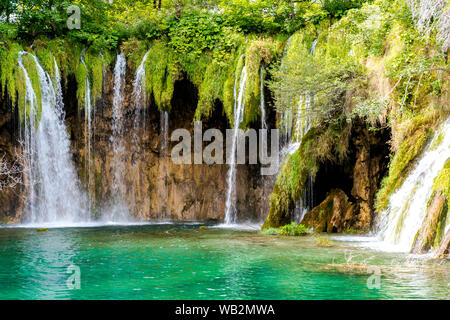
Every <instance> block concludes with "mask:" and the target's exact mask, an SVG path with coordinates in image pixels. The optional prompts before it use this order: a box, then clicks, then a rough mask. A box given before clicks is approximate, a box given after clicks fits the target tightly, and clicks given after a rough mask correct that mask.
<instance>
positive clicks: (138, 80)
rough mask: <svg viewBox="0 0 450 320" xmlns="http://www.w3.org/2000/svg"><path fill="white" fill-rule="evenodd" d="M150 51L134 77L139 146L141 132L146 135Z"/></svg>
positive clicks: (137, 140)
mask: <svg viewBox="0 0 450 320" xmlns="http://www.w3.org/2000/svg"><path fill="white" fill-rule="evenodd" d="M149 53H150V51H147V53H146V54H145V55H144V57H143V58H142V61H141V63H140V65H139V67H138V68H137V70H136V74H135V76H134V81H133V93H132V98H133V104H134V110H135V116H134V139H135V142H136V143H137V144H139V140H140V139H139V136H140V135H139V132H140V130H141V129H142V131H143V132H144V133H145V117H146V114H145V107H146V104H147V101H146V100H147V99H146V95H145V92H144V90H145V81H146V78H145V77H146V70H145V63H146V61H147V58H148V54H149ZM141 111H142V113H143V117H141Z"/></svg>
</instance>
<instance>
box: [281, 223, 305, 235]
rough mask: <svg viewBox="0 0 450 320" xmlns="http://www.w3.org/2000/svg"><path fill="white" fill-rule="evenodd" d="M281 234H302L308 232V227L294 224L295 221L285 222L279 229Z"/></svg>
mask: <svg viewBox="0 0 450 320" xmlns="http://www.w3.org/2000/svg"><path fill="white" fill-rule="evenodd" d="M279 230H280V231H279V234H280V235H282V236H304V235H306V234H308V233H309V229H308V228H307V227H305V226H304V225H302V224H298V225H295V222H292V223H291V224H287V225H285V226H283V227H281V228H280V229H279Z"/></svg>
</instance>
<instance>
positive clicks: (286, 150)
mask: <svg viewBox="0 0 450 320" xmlns="http://www.w3.org/2000/svg"><path fill="white" fill-rule="evenodd" d="M291 40H292V37H291V38H289V40H288V42H287V44H286V48H285V51H284V53H283V57H282V62H281V64H282V65H284V62H283V60H284V59H285V57H286V55H287V53H288V50H289V46H290V44H291ZM316 45H317V39H316V40H314V41H313V43H312V46H311V49H310V51H309V52H310V54H311V55H314V54H315V50H316ZM312 99H313V96H312V95H311V93H309V92H306V93H301V94H300V96H299V101H298V105H297V114H296V116H295V119H294V115H293V111H292V109H291V108H289V109H287V110H285V111H284V112H283V113H282V114H281V116H280V122H279V127H280V128H281V129H282V130H283V131H284V132H283V134H282V135H281V137H282V141H281V145H282V146H283V147H282V149H281V152H280V162H279V163H280V168H279V171H280V170H281V167H282V164H283V162H284V160H285V158H286V156H288V155H291V154H293V153H295V152H296V151H297V150H298V148H299V147H300V144H301V141H302V139H303V137H304V136H305V134H306V133H307V132H308V131H309V129H310V128H311V126H312V117H311V116H310V113H311V111H310V110H311V106H312ZM294 120H295V121H294ZM294 122H295V128H294ZM293 131H294V132H295V136H294V137H292V134H293ZM313 205H314V183H313V179H312V177H311V176H308V178H307V182H306V187H305V192H304V193H303V196H302V197H301V198H300V199H299V200H298V201H297V203H296V206H295V208H294V210H293V212H292V216H293V218H294V221H295V222H296V223H300V222H301V220H302V219H303V217H304V215H305V214H306V213H307V212H308V211H309V210H311V209H312V208H313Z"/></svg>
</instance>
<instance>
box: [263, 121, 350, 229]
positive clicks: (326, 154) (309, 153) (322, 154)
mask: <svg viewBox="0 0 450 320" xmlns="http://www.w3.org/2000/svg"><path fill="white" fill-rule="evenodd" d="M350 133H351V125H350V124H348V123H347V122H346V121H340V122H336V123H329V124H327V125H322V126H319V127H317V128H313V129H311V130H310V131H309V132H308V133H307V134H306V135H305V136H304V137H303V140H302V143H301V145H300V147H299V149H298V150H297V152H295V153H294V154H293V155H291V156H289V158H288V159H287V160H285V163H284V164H283V166H282V168H281V172H280V174H279V176H278V178H277V181H276V183H275V186H274V190H273V193H272V196H271V198H270V211H269V216H268V217H267V220H266V222H265V223H264V225H263V227H262V229H266V228H270V227H280V226H281V225H284V224H286V223H289V222H290V216H289V214H290V209H291V208H292V206H293V204H294V203H295V202H296V201H297V200H298V199H299V198H300V197H301V196H302V195H303V193H304V191H305V183H306V180H307V178H308V176H311V177H312V178H313V179H314V178H315V176H316V174H317V171H318V170H319V165H320V163H323V162H324V161H326V160H328V161H334V162H336V163H342V161H343V160H344V159H345V158H346V157H347V150H348V144H349V140H350V139H349V138H350Z"/></svg>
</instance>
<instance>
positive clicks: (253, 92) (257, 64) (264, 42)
mask: <svg viewBox="0 0 450 320" xmlns="http://www.w3.org/2000/svg"><path fill="white" fill-rule="evenodd" d="M280 48H281V45H280V43H278V42H277V41H275V40H274V39H271V38H257V39H255V40H250V41H249V43H248V44H247V45H246V50H245V67H246V69H247V84H246V90H245V96H244V99H245V115H244V122H243V127H245V128H248V127H250V125H251V123H253V122H255V121H256V120H257V118H258V116H260V115H261V114H260V104H261V92H260V90H261V74H260V72H261V63H264V65H269V64H270V63H271V62H272V60H274V59H275V58H276V57H277V56H278V55H279V54H280V53H281V52H280V51H281V49H280Z"/></svg>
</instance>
